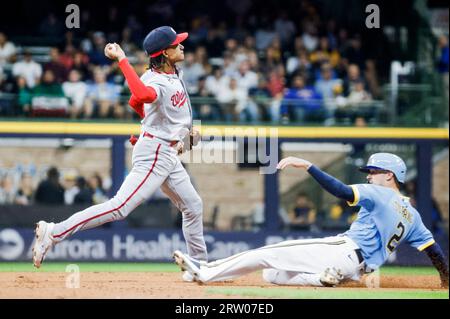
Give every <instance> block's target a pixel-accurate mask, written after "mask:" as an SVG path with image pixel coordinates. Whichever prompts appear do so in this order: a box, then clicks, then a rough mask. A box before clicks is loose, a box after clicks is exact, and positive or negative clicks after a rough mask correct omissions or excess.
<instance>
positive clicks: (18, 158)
mask: <svg viewBox="0 0 450 319" xmlns="http://www.w3.org/2000/svg"><path fill="white" fill-rule="evenodd" d="M0 152H1V157H0V167H2V168H5V167H14V166H15V165H16V163H17V162H20V163H22V164H28V163H34V164H35V165H36V166H37V167H38V169H39V168H41V169H42V168H43V167H48V166H50V165H57V167H58V168H59V169H60V170H61V171H62V172H64V171H65V170H68V169H72V168H76V169H77V170H78V172H79V174H81V175H84V176H89V175H90V174H92V173H94V172H98V173H100V175H101V176H104V177H105V176H109V174H110V153H109V150H108V149H97V150H96V149H82V148H76V147H74V148H72V149H70V150H68V151H62V150H58V149H54V148H36V149H31V148H26V149H22V148H19V147H8V148H1V149H0ZM228 152H233V151H228ZM233 154H234V153H233ZM283 156H297V157H303V158H305V159H307V160H309V161H311V162H313V163H315V164H316V165H318V166H319V167H324V166H327V165H329V164H330V163H332V162H333V161H335V160H337V159H339V158H340V157H341V156H342V153H340V152H302V153H299V152H284V154H283ZM126 159H127V166H128V167H130V166H131V148H130V149H127V155H126ZM448 165H449V158H448V156H447V158H446V159H445V160H443V161H441V162H439V163H438V164H437V165H436V166H435V167H434V169H433V195H434V197H435V198H436V199H437V201H438V204H439V207H440V208H441V211H442V213H443V215H444V218H445V220H446V224H448V220H449V183H448V181H449V172H448ZM188 170H189V173H190V175H191V176H192V178H193V181H194V184H195V185H196V187H197V189H198V191H199V193H200V196H201V197H202V199H203V202H204V215H205V220H209V219H210V217H211V213H212V210H213V207H214V206H215V205H218V206H219V208H220V213H219V218H218V223H217V226H218V227H219V228H220V229H223V230H226V229H229V227H230V223H231V219H232V218H233V217H234V216H236V215H248V214H249V213H250V211H251V209H252V208H253V207H254V206H255V204H256V203H258V202H259V201H262V200H263V195H264V176H263V175H260V174H259V171H258V170H238V167H237V165H236V164H218V163H213V164H195V163H193V164H188ZM307 176H308V175H307V173H305V172H301V171H297V170H294V169H287V170H285V171H283V172H281V173H280V175H279V185H280V193H284V192H286V191H287V190H289V189H290V188H291V187H292V186H293V185H294V184H296V183H298V182H299V181H301V180H303V179H305V178H306V177H307Z"/></svg>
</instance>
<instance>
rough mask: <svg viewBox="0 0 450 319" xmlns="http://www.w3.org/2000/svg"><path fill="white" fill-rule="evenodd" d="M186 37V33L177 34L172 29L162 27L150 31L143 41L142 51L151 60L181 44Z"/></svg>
mask: <svg viewBox="0 0 450 319" xmlns="http://www.w3.org/2000/svg"><path fill="white" fill-rule="evenodd" d="M187 37H188V33H187V32H183V33H179V34H177V33H176V32H175V30H174V29H173V28H172V27H168V26H162V27H159V28H156V29H154V30H152V31H150V33H149V34H147V36H146V37H145V39H144V44H143V46H144V50H145V52H146V53H147V54H148V55H149V56H150V57H152V58H154V57H157V56H158V55H161V54H162V51H164V50H165V49H167V48H168V47H170V46H171V45H176V44H178V43H180V42H183V41H184V40H186V38H187Z"/></svg>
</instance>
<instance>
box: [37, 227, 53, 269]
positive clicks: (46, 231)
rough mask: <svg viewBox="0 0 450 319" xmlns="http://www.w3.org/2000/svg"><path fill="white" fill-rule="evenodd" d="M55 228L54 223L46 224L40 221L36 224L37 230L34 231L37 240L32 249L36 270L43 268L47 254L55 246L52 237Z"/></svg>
mask: <svg viewBox="0 0 450 319" xmlns="http://www.w3.org/2000/svg"><path fill="white" fill-rule="evenodd" d="M54 226H55V224H54V223H46V222H44V221H40V222H39V223H37V224H36V229H35V230H34V233H35V238H34V244H33V249H32V253H33V265H34V267H36V268H39V267H41V264H42V262H43V261H44V258H45V254H46V253H47V251H48V250H49V249H50V248H51V247H52V246H53V245H54V241H53V239H52V237H51V233H52V230H53V227H54Z"/></svg>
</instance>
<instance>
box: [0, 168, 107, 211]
mask: <svg viewBox="0 0 450 319" xmlns="http://www.w3.org/2000/svg"><path fill="white" fill-rule="evenodd" d="M60 175H61V174H60V172H59V170H58V169H57V168H56V167H50V168H49V169H48V170H47V172H46V176H45V177H44V178H40V175H39V174H38V172H37V171H36V170H35V169H23V168H22V169H21V168H20V167H18V168H17V169H13V170H9V171H8V172H6V171H5V172H1V174H0V205H33V204H42V205H53V204H56V205H72V204H73V205H77V204H80V205H87V206H88V205H93V204H100V203H103V202H105V201H107V200H108V197H107V190H106V189H105V184H106V183H105V182H104V181H103V179H102V177H101V176H100V175H99V174H98V173H94V174H92V175H91V176H89V177H84V176H82V175H78V174H77V173H76V172H75V171H70V170H69V171H67V172H65V173H64V174H63V176H60Z"/></svg>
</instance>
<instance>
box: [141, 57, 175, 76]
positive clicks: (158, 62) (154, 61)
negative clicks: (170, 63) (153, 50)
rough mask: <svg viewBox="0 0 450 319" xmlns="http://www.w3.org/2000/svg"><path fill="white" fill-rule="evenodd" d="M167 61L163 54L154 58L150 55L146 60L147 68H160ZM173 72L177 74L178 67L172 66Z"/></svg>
mask: <svg viewBox="0 0 450 319" xmlns="http://www.w3.org/2000/svg"><path fill="white" fill-rule="evenodd" d="M165 63H167V58H166V57H165V56H164V55H162V54H161V55H158V56H156V57H154V58H152V57H150V58H149V61H148V67H147V70H157V71H158V70H161V69H162V67H163V65H164V64H165ZM174 69H175V72H176V73H177V74H178V71H179V70H178V68H177V67H176V66H175V67H174Z"/></svg>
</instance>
